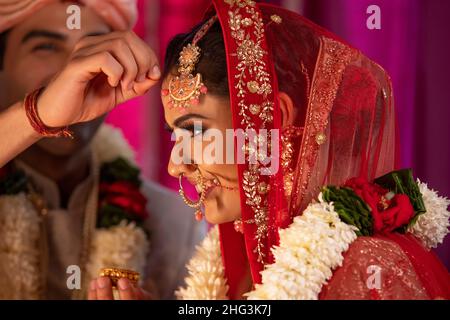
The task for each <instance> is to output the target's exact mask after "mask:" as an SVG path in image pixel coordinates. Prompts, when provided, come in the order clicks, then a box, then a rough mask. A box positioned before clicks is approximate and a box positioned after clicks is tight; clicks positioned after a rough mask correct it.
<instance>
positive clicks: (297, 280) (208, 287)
mask: <svg viewBox="0 0 450 320" xmlns="http://www.w3.org/2000/svg"><path fill="white" fill-rule="evenodd" d="M355 230H356V228H355V227H353V226H350V225H347V224H345V223H344V222H342V221H341V220H340V219H339V216H338V214H337V213H336V211H335V210H334V207H333V204H332V203H330V204H328V203H326V202H324V201H323V199H322V195H321V194H320V195H319V203H313V204H310V205H309V206H308V208H306V210H305V211H304V212H303V215H301V216H298V217H296V218H295V219H294V221H293V223H292V224H291V225H290V226H289V227H288V228H286V229H284V230H280V245H279V246H276V247H274V248H272V252H273V254H274V257H275V262H274V263H273V264H271V265H268V266H267V268H266V269H265V270H264V271H262V284H258V285H256V287H255V290H254V291H252V292H249V293H247V294H246V296H247V297H248V299H277V300H278V299H318V296H319V293H320V291H321V290H322V286H323V285H324V284H326V282H327V280H329V279H330V278H331V276H332V271H333V269H335V268H337V267H338V266H341V265H342V262H343V259H344V258H343V256H342V254H343V253H344V252H345V251H346V250H347V249H348V247H349V245H350V244H351V243H352V242H353V241H354V240H355V239H356V238H357V235H356V233H355ZM188 270H189V276H188V277H187V278H186V285H187V287H186V288H182V289H179V291H177V293H176V294H177V297H178V298H179V299H192V300H197V299H199V300H200V299H226V298H227V297H226V293H227V291H228V286H227V285H226V279H225V278H224V268H223V265H222V259H221V254H220V242H219V235H218V227H217V226H216V227H215V228H214V229H212V230H211V231H210V233H209V234H208V236H207V238H206V239H205V240H204V242H203V243H202V245H201V246H200V247H199V248H198V249H197V253H196V255H195V256H194V257H193V258H192V260H191V261H190V262H189V264H188Z"/></svg>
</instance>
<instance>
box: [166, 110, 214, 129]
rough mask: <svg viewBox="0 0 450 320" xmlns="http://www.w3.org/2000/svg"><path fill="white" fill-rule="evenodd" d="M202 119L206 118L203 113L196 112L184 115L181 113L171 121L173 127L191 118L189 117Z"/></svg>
mask: <svg viewBox="0 0 450 320" xmlns="http://www.w3.org/2000/svg"><path fill="white" fill-rule="evenodd" d="M193 118H195V119H202V120H207V119H208V117H205V116H204V115H201V114H198V113H188V114H185V115H182V116H181V117H179V118H177V119H176V120H175V121H174V122H173V127H178V128H179V127H180V126H181V124H182V123H183V122H185V121H187V120H191V119H193Z"/></svg>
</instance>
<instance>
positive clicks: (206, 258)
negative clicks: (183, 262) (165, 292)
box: [175, 226, 228, 300]
mask: <svg viewBox="0 0 450 320" xmlns="http://www.w3.org/2000/svg"><path fill="white" fill-rule="evenodd" d="M187 269H188V272H189V274H190V276H189V277H187V278H186V284H187V288H180V289H179V290H178V291H176V292H175V296H176V297H177V298H178V299H183V300H228V298H227V292H228V285H227V284H226V280H225V271H224V268H223V264H222V256H221V255H220V241H219V228H218V227H217V226H215V227H214V228H212V229H211V230H210V231H209V232H208V235H207V236H206V238H205V239H203V241H202V243H201V245H200V246H197V252H196V253H195V255H194V257H193V258H192V259H191V260H190V261H189V263H188V265H187Z"/></svg>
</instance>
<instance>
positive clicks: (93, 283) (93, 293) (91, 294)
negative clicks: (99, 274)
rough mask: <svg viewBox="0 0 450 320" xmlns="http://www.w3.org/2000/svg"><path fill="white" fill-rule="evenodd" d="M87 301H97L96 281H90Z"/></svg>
mask: <svg viewBox="0 0 450 320" xmlns="http://www.w3.org/2000/svg"><path fill="white" fill-rule="evenodd" d="M88 300H97V281H96V280H92V281H91V283H90V285H89V292H88Z"/></svg>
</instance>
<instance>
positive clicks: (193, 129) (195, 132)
mask: <svg viewBox="0 0 450 320" xmlns="http://www.w3.org/2000/svg"><path fill="white" fill-rule="evenodd" d="M180 129H182V130H186V131H189V133H190V134H191V136H192V137H197V136H200V135H202V134H203V132H204V131H205V130H206V129H205V128H204V127H203V126H199V125H196V124H195V125H194V124H193V123H190V124H186V125H184V126H181V127H180Z"/></svg>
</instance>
